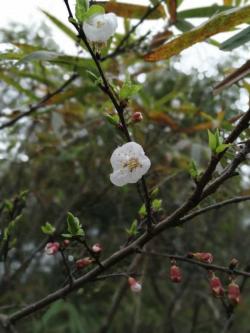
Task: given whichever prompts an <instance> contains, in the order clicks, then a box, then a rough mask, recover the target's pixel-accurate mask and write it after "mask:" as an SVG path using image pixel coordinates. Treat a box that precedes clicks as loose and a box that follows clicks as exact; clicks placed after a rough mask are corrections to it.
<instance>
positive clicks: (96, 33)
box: [83, 13, 117, 43]
mask: <svg viewBox="0 0 250 333" xmlns="http://www.w3.org/2000/svg"><path fill="white" fill-rule="evenodd" d="M116 28H117V18H116V16H115V14H113V13H109V14H99V15H94V16H92V17H91V18H90V19H89V20H88V21H87V22H84V23H83V31H84V32H85V34H86V36H87V38H88V40H90V41H91V42H97V43H98V42H99V43H105V42H106V41H107V40H108V39H109V38H110V37H111V36H112V35H113V34H114V33H115V30H116Z"/></svg>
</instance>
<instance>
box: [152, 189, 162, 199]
mask: <svg viewBox="0 0 250 333" xmlns="http://www.w3.org/2000/svg"><path fill="white" fill-rule="evenodd" d="M159 192H160V189H159V187H156V188H154V189H153V191H152V192H151V197H156V196H157V195H158V194H159Z"/></svg>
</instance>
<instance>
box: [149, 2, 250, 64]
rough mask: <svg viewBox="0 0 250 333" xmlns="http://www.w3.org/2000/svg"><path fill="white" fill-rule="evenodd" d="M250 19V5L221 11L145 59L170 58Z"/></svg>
mask: <svg viewBox="0 0 250 333" xmlns="http://www.w3.org/2000/svg"><path fill="white" fill-rule="evenodd" d="M249 21H250V5H248V6H244V7H240V8H236V9H230V10H227V11H225V12H221V13H219V14H217V15H215V16H213V17H212V18H211V19H210V20H208V21H207V22H205V23H204V24H202V25H200V26H199V27H197V28H195V29H192V30H190V31H188V32H186V33H184V34H182V35H181V36H180V37H177V38H175V39H174V40H172V41H170V42H169V43H167V44H165V45H163V46H161V47H159V48H157V49H156V50H154V51H153V52H151V53H149V54H147V55H146V56H145V57H144V59H145V60H146V61H159V60H164V59H169V58H170V57H172V56H174V55H177V54H179V53H180V52H181V51H183V50H185V49H187V48H188V47H190V46H192V45H194V44H196V43H199V42H202V41H204V40H206V39H207V38H209V37H211V36H213V35H216V34H218V33H220V32H225V31H229V30H230V29H232V28H233V27H235V26H237V25H239V24H242V23H246V22H249Z"/></svg>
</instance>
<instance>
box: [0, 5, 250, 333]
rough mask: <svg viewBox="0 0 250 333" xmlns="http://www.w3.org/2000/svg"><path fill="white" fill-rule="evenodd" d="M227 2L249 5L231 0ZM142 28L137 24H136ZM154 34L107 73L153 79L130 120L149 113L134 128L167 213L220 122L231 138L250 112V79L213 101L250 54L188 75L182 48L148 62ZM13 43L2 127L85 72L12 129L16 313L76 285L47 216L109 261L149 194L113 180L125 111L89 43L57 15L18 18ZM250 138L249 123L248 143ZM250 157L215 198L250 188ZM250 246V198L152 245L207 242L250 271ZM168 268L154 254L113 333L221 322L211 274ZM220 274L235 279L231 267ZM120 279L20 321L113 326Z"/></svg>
mask: <svg viewBox="0 0 250 333" xmlns="http://www.w3.org/2000/svg"><path fill="white" fill-rule="evenodd" d="M152 3H153V1H152ZM242 3H243V2H242ZM225 5H227V6H230V5H240V3H239V1H236V3H235V1H225ZM46 15H47V19H50V20H52V21H53V22H54V23H56V24H57V26H59V25H60V24H61V29H62V30H63V31H64V32H65V33H67V34H68V35H69V36H71V38H73V39H74V40H75V42H76V43H77V39H76V38H75V37H74V35H72V34H71V33H70V32H69V31H68V30H67V29H66V28H65V26H64V25H63V23H62V22H61V23H60V22H58V21H56V19H55V17H54V16H52V15H54V13H50V14H49V13H46ZM183 22H184V19H183V21H182V23H183ZM59 23H60V24H59ZM184 23H185V22H184ZM129 24H130V23H129V20H128V19H126V20H125V29H128V26H129ZM182 26H183V25H182ZM185 27H186V28H187V25H186V26H185ZM186 28H185V29H186ZM176 31H177V30H176ZM177 32H178V31H177ZM179 32H180V30H179ZM151 37H152V36H151V35H149V36H147V38H146V39H144V40H143V41H142V43H141V44H140V45H137V47H136V52H134V50H133V49H132V50H125V53H124V55H121V56H118V57H116V58H111V59H107V60H106V61H104V62H103V68H104V70H105V72H106V73H107V75H108V77H109V78H110V80H111V81H112V82H113V84H114V85H116V86H121V85H122V82H123V81H124V80H125V75H126V74H129V75H130V77H131V80H132V81H133V82H135V83H138V84H141V85H142V88H141V90H140V91H139V93H138V94H137V95H135V96H133V97H132V98H131V99H130V100H129V103H128V107H127V109H126V119H127V121H128V122H129V120H130V119H131V115H132V114H133V113H135V112H141V113H142V114H143V121H142V122H140V123H135V124H131V125H130V126H129V130H130V131H131V133H132V134H133V137H134V139H135V141H137V142H139V143H140V144H142V145H143V147H144V148H145V151H146V153H147V155H148V156H149V157H150V159H151V161H152V167H151V169H150V172H149V174H148V175H147V181H148V184H149V187H150V189H155V188H158V189H159V192H158V194H157V198H159V199H161V200H162V210H161V212H160V213H159V215H160V216H159V217H163V216H166V215H167V214H169V213H170V212H172V211H173V209H175V208H176V207H178V206H179V205H180V204H181V203H182V202H183V200H184V199H185V198H186V197H187V195H188V194H189V193H190V191H191V189H192V188H193V187H194V183H193V181H192V180H191V178H190V175H189V173H188V165H189V163H190V161H191V160H194V161H195V162H196V164H197V166H198V168H199V169H200V170H201V171H202V170H203V169H204V168H205V166H206V163H207V162H208V159H209V156H210V151H209V148H208V144H207V129H211V130H214V129H215V128H217V127H218V128H220V130H221V134H222V135H223V136H226V135H227V133H228V131H229V130H230V129H231V128H232V126H233V124H234V123H235V121H237V117H238V116H239V115H241V113H242V110H241V109H240V108H239V106H238V105H239V104H237V103H238V101H239V99H240V96H241V95H242V91H244V93H245V94H248V93H249V84H248V82H247V80H243V81H241V82H240V83H239V84H237V85H234V86H232V87H230V88H229V89H225V90H224V91H223V92H222V93H221V94H219V95H217V96H213V86H214V85H215V84H216V83H218V81H220V80H221V79H222V78H223V75H224V71H225V70H226V71H230V69H231V68H232V67H234V66H233V65H234V63H235V62H236V61H238V60H239V57H238V55H234V54H232V56H231V57H230V58H228V62H227V63H225V64H224V65H223V67H222V66H218V68H216V74H214V75H212V76H211V75H206V73H201V72H199V71H198V70H195V69H194V70H192V72H191V73H190V74H185V71H183V70H181V69H180V66H179V65H178V64H179V60H180V59H179V57H175V58H173V59H171V60H170V61H165V62H160V63H145V62H144V61H143V60H142V59H141V57H140V56H139V55H140V53H141V54H142V53H143V52H145V49H146V47H147V45H148V40H149V39H150V38H151ZM121 38H122V35H121V34H117V35H116V36H115V37H114V38H113V40H112V43H111V44H110V46H109V49H108V48H107V50H105V51H104V54H105V52H106V53H107V52H110V53H111V52H112V51H113V50H115V48H116V45H118V44H119V41H120V40H121ZM0 40H1V42H2V43H8V50H7V51H5V52H3V53H1V54H0V80H1V82H0V93H1V97H2V98H1V99H0V110H1V112H0V117H1V118H0V121H1V124H5V123H6V122H8V121H9V120H11V119H14V118H15V117H17V116H18V115H20V114H22V112H25V111H26V110H28V109H29V105H32V104H35V103H37V102H38V101H39V100H40V99H41V98H42V97H43V96H46V94H49V93H51V92H53V91H54V90H55V89H57V88H58V87H59V86H60V85H61V84H62V82H64V81H66V80H67V79H69V78H70V76H71V75H72V73H77V75H78V76H77V79H76V80H74V82H73V83H72V84H71V85H70V86H68V87H67V88H66V89H65V90H64V91H63V92H61V93H60V94H58V95H57V96H55V97H53V98H52V99H50V100H49V101H48V102H47V103H46V105H44V106H43V107H42V108H40V109H39V110H38V111H37V112H34V113H33V114H32V115H30V116H29V117H25V118H23V119H21V120H20V121H19V122H16V123H15V124H14V125H13V126H10V127H6V128H4V129H2V130H1V132H0V137H1V144H0V163H1V171H0V182H1V186H0V189H1V190H0V193H1V209H0V210H1V232H2V233H1V234H2V243H4V237H3V236H4V230H5V229H6V228H7V227H8V226H9V225H10V224H11V222H13V221H14V223H12V224H13V228H12V229H11V230H10V238H9V244H8V247H9V251H8V253H7V254H6V257H5V256H4V255H3V253H4V251H3V248H2V250H1V251H2V252H1V255H2V258H1V260H2V261H1V263H0V274H1V283H0V289H1V301H0V309H2V310H3V311H5V312H9V313H11V312H12V311H14V310H17V309H19V308H21V307H22V306H24V305H26V304H29V303H31V302H33V301H34V300H37V299H39V298H41V297H43V296H45V295H47V294H48V293H49V292H51V291H53V290H55V289H56V288H58V287H60V286H62V285H63V284H64V283H65V278H66V273H65V270H64V267H63V265H62V262H61V259H60V257H59V256H55V257H48V256H46V255H45V254H44V253H43V251H42V249H43V245H44V244H43V241H44V235H43V234H42V232H41V225H43V224H44V223H45V222H47V221H49V222H50V223H51V224H53V225H56V226H57V231H58V234H60V233H61V232H62V231H65V226H66V215H67V212H68V211H71V212H73V213H74V215H76V216H78V217H79V219H80V221H81V222H82V224H83V226H84V228H85V230H86V232H87V237H88V241H89V243H90V244H93V243H95V242H100V243H101V244H102V245H103V248H104V254H103V255H104V257H107V256H108V255H109V254H111V253H112V252H114V251H116V250H118V249H119V247H120V246H121V244H124V243H125V242H126V239H127V234H126V228H129V226H130V225H131V223H132V221H133V220H134V219H135V217H138V211H139V209H140V207H141V205H142V202H141V199H140V197H139V196H138V193H137V188H136V186H133V185H129V186H125V187H123V188H117V187H114V186H113V185H112V184H111V183H110V181H109V174H110V172H111V166H110V162H109V158H110V156H111V153H112V151H113V150H114V149H115V148H116V147H117V145H120V144H122V143H123V138H122V136H121V131H120V130H119V128H118V127H117V126H115V125H113V124H111V123H110V122H109V121H108V119H109V118H108V117H107V115H109V116H113V115H114V110H113V109H112V106H111V105H110V103H109V102H108V101H107V99H106V97H105V96H104V95H103V93H102V92H101V91H100V90H99V89H98V87H97V85H96V83H95V81H94V80H93V77H92V75H90V74H89V72H88V70H91V71H92V72H95V69H94V67H93V64H92V62H91V61H90V60H89V59H87V58H86V54H85V51H84V50H83V48H82V47H81V45H78V55H77V56H71V55H65V54H62V52H61V51H60V45H57V43H56V41H54V40H53V39H52V37H51V36H50V31H49V29H48V28H47V26H46V24H45V23H43V24H41V27H40V28H39V29H38V30H37V31H34V30H32V29H30V27H26V26H20V25H18V26H15V25H13V26H10V27H5V28H4V29H2V30H1V32H0ZM135 41H136V35H132V36H131V39H130V43H133V42H135ZM245 48H246V49H247V46H245ZM37 51H38V53H37ZM41 51H42V52H41ZM43 51H44V52H43ZM34 52H35V53H34ZM39 52H40V53H39ZM52 52H53V53H52ZM20 60H21V62H20V63H18V61H20ZM194 61H195V59H194ZM13 110H15V111H13ZM247 136H249V131H248V132H247V133H246V134H245V135H243V136H242V138H241V140H244V139H245V138H246V137H247ZM238 149H240V145H237V146H234V147H232V148H231V149H230V150H229V152H228V153H227V154H226V157H225V158H224V160H223V161H222V165H221V166H220V168H222V166H223V165H225V164H226V163H228V162H229V161H230V159H232V157H233V156H234V153H235V151H237V150H238ZM247 164H249V162H247V163H246V164H245V166H244V167H242V168H241V169H240V170H239V174H238V176H237V177H234V178H232V179H231V180H229V181H228V182H227V183H226V185H223V186H222V187H221V189H220V190H219V191H218V193H215V194H213V195H212V196H211V197H210V198H209V199H206V201H205V202H203V203H202V205H204V206H205V205H208V204H212V203H214V202H217V201H219V200H224V199H227V198H231V197H233V196H237V195H244V194H250V182H249V167H248V166H247ZM220 168H219V169H218V173H219V172H220ZM249 245H250V240H249V204H248V203H243V204H238V205H232V206H230V207H226V208H222V209H220V210H216V211H212V212H210V213H207V214H205V215H202V216H200V217H198V218H196V219H195V220H193V221H192V222H190V223H188V224H186V225H185V226H184V227H183V228H177V229H173V230H168V231H167V232H165V233H163V234H162V235H160V236H159V237H158V238H157V239H155V240H153V241H152V242H151V244H150V245H149V248H150V249H154V250H157V251H160V252H167V253H178V254H186V253H187V252H190V251H208V252H212V253H213V255H214V256H215V260H216V263H218V264H222V265H228V264H229V261H230V259H231V258H233V257H236V258H238V259H239V260H240V264H241V268H242V269H243V268H245V267H246V266H247V265H249V260H250V258H249V254H248V251H247V249H248V248H249ZM38 246H40V249H41V251H38V252H37V253H35V254H34V256H33V260H32V262H31V263H30V264H29V265H28V267H26V266H25V265H24V263H25V261H26V259H27V258H29V257H30V255H32V254H33V253H34V252H33V251H34V250H35V249H37V247H38ZM67 254H68V255H69V256H70V257H69V260H70V265H71V266H72V268H73V267H74V260H76V259H78V258H79V257H81V256H82V255H84V250H83V249H82V248H81V247H79V245H77V244H74V242H73V243H71V245H70V246H69V248H68V249H67ZM130 261H131V258H127V259H126V260H125V261H124V262H123V263H122V264H120V265H118V266H116V267H115V268H113V270H112V272H114V271H125V270H126V268H127V266H128V264H129V263H130ZM169 264H170V263H169V261H168V260H166V259H162V258H159V259H158V258H157V259H156V258H148V257H147V258H144V259H143V260H141V262H140V263H139V264H138V267H137V269H136V271H137V272H138V273H142V274H143V277H142V279H143V291H142V293H141V295H132V294H130V293H129V292H127V293H125V294H124V296H123V299H122V301H121V305H120V307H119V308H118V309H117V313H116V316H115V317H114V320H113V324H112V325H111V328H110V329H109V330H108V332H111V333H113V332H127V331H129V332H133V333H136V332H142V331H143V332H146V333H152V332H159V333H160V332H162V333H163V332H164V333H166V332H169V333H170V332H171V333H172V332H184V331H185V332H190V333H191V332H206V333H210V332H211V333H213V332H219V331H221V330H222V327H223V325H224V323H225V321H226V313H225V309H224V307H223V304H222V302H221V301H220V300H219V299H215V298H213V297H212V295H211V294H210V291H209V287H208V278H207V275H206V274H205V272H204V271H203V270H201V269H199V268H196V267H195V268H194V267H192V266H188V265H186V264H182V265H181V267H182V268H183V271H184V280H183V282H182V283H181V284H180V285H173V284H172V283H171V282H170V280H169V273H168V271H169ZM20 266H21V267H22V269H21V270H19V267H20ZM220 276H221V278H222V279H223V281H224V282H225V284H226V283H227V282H228V280H227V276H226V275H223V274H221V275H220ZM120 279H122V278H114V279H109V280H106V281H99V282H95V283H91V284H88V285H86V286H84V288H82V289H80V290H79V291H78V292H77V293H76V294H74V295H71V296H68V297H67V298H66V299H64V300H60V301H58V302H56V303H54V304H53V305H52V306H50V307H49V308H48V309H46V310H43V311H40V312H39V313H37V314H34V315H32V316H31V318H29V319H26V320H25V319H24V320H23V321H21V322H20V323H19V324H18V329H19V330H20V332H27V333H29V332H32V333H40V332H46V333H57V332H60V333H63V332H65V333H66V332H70V333H78V332H79V333H80V332H81V333H83V332H86V333H89V332H100V328H101V326H102V323H103V321H104V319H105V317H106V316H107V314H108V312H109V309H110V304H111V301H112V297H113V295H114V293H115V291H116V290H117V288H119V286H120V284H121V281H120ZM240 280H241V279H239V282H240ZM249 291H250V289H249V285H248V284H246V285H245V289H244V293H243V300H242V302H241V304H240V305H239V306H238V308H237V310H236V313H235V317H236V319H235V324H234V326H233V327H232V329H231V331H232V332H239V331H241V332H248V331H249V321H248V317H249V308H250V297H249Z"/></svg>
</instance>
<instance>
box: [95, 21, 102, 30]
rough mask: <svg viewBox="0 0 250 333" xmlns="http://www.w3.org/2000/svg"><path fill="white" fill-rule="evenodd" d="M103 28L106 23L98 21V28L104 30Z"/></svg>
mask: <svg viewBox="0 0 250 333" xmlns="http://www.w3.org/2000/svg"><path fill="white" fill-rule="evenodd" d="M103 26H104V22H102V21H97V22H96V27H97V28H98V29H100V28H102V27H103Z"/></svg>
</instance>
